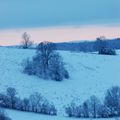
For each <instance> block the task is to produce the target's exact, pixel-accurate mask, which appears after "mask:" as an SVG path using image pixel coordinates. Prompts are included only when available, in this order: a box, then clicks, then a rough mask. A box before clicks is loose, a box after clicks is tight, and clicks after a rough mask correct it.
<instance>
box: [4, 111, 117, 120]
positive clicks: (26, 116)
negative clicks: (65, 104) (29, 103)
mask: <svg viewBox="0 0 120 120" xmlns="http://www.w3.org/2000/svg"><path fill="white" fill-rule="evenodd" d="M6 112H7V115H8V116H9V117H10V118H11V119H12V120H79V119H78V118H69V117H58V116H47V115H39V114H35V113H28V112H19V111H14V110H6ZM81 120H90V119H89V118H88V119H83V118H82V119H81ZM91 120H92V119H91ZM96 120H108V119H105V118H104V119H96ZM109 120H115V118H109ZM116 120H117V118H116ZM118 120H119V118H118Z"/></svg>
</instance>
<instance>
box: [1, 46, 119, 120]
mask: <svg viewBox="0 0 120 120" xmlns="http://www.w3.org/2000/svg"><path fill="white" fill-rule="evenodd" d="M59 52H60V54H61V55H62V57H63V60H64V61H65V63H66V68H67V70H68V71H69V74H70V79H68V80H64V81H62V82H56V81H53V80H43V79H40V78H38V77H36V76H29V75H27V74H24V73H22V61H23V60H24V59H26V58H27V57H32V56H33V55H35V50H24V49H17V48H6V47H0V92H5V90H6V88H7V87H14V88H16V90H17V91H18V93H19V94H18V95H19V96H20V97H28V96H29V95H31V94H32V93H34V92H39V93H42V95H43V96H45V97H46V98H47V99H48V100H49V101H50V102H53V103H54V104H55V106H56V108H57V109H58V116H63V115H64V106H65V105H67V104H68V103H70V102H71V101H72V100H76V101H79V99H80V101H79V102H83V101H84V100H86V99H88V98H89V97H90V96H91V95H96V96H98V97H99V98H100V99H103V97H104V93H105V91H106V90H107V89H108V88H109V87H111V86H113V85H120V79H119V77H120V55H119V54H118V55H117V56H105V55H97V54H94V53H75V52H69V51H59ZM118 53H119V52H118ZM11 114H13V113H12V112H11ZM16 114H17V113H16ZM25 115H26V116H27V114H26V113H25ZM13 117H14V115H13ZM33 117H34V116H33ZM18 118H19V117H18ZM14 119H15V118H13V120H14ZM55 119H56V118H55ZM55 119H54V120H55ZM22 120H23V119H22ZM34 120H37V119H36V118H35V119H34ZM46 120H47V118H46ZM48 120H49V119H48ZM60 120H62V119H60Z"/></svg>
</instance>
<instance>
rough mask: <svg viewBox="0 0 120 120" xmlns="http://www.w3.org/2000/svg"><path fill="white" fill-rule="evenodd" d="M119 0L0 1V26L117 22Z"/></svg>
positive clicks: (119, 14)
mask: <svg viewBox="0 0 120 120" xmlns="http://www.w3.org/2000/svg"><path fill="white" fill-rule="evenodd" d="M119 5H120V0H19V1H17V0H0V28H1V29H3V28H21V27H44V26H45V27H46V26H59V25H76V24H78V25H83V24H84V25H85V24H106V23H111V24H116V23H119V22H120V12H119V11H120V6H119Z"/></svg>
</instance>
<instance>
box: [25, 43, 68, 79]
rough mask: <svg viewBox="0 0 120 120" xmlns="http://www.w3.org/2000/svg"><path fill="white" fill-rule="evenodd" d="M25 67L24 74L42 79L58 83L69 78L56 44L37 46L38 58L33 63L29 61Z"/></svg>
mask: <svg viewBox="0 0 120 120" xmlns="http://www.w3.org/2000/svg"><path fill="white" fill-rule="evenodd" d="M23 66H24V73H27V74H29V75H36V76H38V77H40V78H44V79H53V80H56V81H61V80H63V79H64V78H66V79H68V78H69V73H68V71H67V70H66V69H65V66H64V62H63V60H62V57H61V56H60V55H59V53H58V52H56V51H55V44H53V43H51V42H46V41H45V42H41V43H40V44H39V45H38V46H37V52H36V56H34V57H33V59H32V60H31V61H30V60H29V59H27V60H26V61H25V62H24V65H23Z"/></svg>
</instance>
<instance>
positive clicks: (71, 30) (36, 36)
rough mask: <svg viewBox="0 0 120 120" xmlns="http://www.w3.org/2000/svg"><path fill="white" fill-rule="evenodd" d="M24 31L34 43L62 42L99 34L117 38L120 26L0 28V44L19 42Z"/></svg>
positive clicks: (94, 36) (90, 38) (119, 34)
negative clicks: (45, 41)
mask: <svg viewBox="0 0 120 120" xmlns="http://www.w3.org/2000/svg"><path fill="white" fill-rule="evenodd" d="M24 32H27V33H28V34H29V35H30V36H31V40H33V41H34V42H35V43H38V42H40V41H44V40H47V41H52V42H63V41H74V40H75V41H77V40H95V39H96V37H99V36H106V38H117V37H120V26H116V25H114V26H113V25H111V26H109V25H104V26H102V25H88V26H63V27H47V28H29V29H28V28H24V29H9V30H0V45H15V44H19V43H20V41H21V40H22V37H21V36H22V34H23V33H24Z"/></svg>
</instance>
